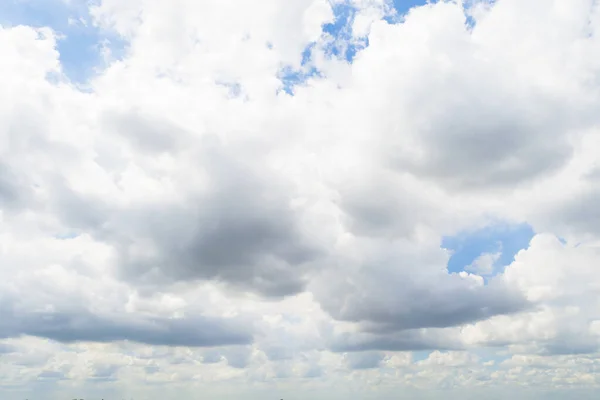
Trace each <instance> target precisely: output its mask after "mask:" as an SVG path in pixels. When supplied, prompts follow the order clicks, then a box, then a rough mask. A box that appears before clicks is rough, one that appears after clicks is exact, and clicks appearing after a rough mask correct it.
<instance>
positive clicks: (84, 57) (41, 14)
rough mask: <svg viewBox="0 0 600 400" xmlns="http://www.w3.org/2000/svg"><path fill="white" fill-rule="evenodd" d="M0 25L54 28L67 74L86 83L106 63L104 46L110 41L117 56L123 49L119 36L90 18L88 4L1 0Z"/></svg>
mask: <svg viewBox="0 0 600 400" xmlns="http://www.w3.org/2000/svg"><path fill="white" fill-rule="evenodd" d="M0 24H2V25H3V26H15V25H29V26H34V27H50V28H52V29H53V30H54V31H55V32H56V33H57V34H58V35H59V36H60V37H61V38H60V40H59V41H58V43H57V47H58V51H59V53H60V61H61V64H62V66H63V70H64V73H65V74H66V75H67V77H69V79H71V81H73V82H76V83H83V82H85V81H86V80H87V79H88V78H89V77H90V76H92V75H93V74H94V69H95V68H97V67H100V66H101V65H102V61H103V60H102V54H101V45H102V44H103V43H106V44H107V45H108V46H109V47H110V49H111V52H112V53H113V55H118V54H119V50H122V49H123V43H122V42H120V41H119V39H118V37H116V36H114V35H110V34H109V33H108V32H104V31H102V30H100V29H98V28H97V27H94V26H93V25H92V23H91V21H90V18H89V15H88V11H87V6H86V3H84V2H81V3H78V2H71V3H70V4H66V2H64V1H60V0H25V1H23V0H3V1H0Z"/></svg>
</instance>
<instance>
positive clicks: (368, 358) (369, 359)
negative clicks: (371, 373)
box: [345, 351, 384, 369]
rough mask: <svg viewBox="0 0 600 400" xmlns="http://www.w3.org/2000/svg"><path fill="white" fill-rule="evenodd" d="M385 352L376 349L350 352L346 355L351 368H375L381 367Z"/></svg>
mask: <svg viewBox="0 0 600 400" xmlns="http://www.w3.org/2000/svg"><path fill="white" fill-rule="evenodd" d="M383 358H384V354H383V353H380V352H375V351H369V352H360V353H348V354H346V356H345V360H346V364H347V365H348V368H350V369H373V368H379V366H380V365H381V362H382V361H383Z"/></svg>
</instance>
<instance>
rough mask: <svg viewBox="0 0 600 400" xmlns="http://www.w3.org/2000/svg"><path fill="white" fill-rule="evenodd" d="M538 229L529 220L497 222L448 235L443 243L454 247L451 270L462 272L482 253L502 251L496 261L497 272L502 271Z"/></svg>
mask: <svg viewBox="0 0 600 400" xmlns="http://www.w3.org/2000/svg"><path fill="white" fill-rule="evenodd" d="M534 235H535V232H534V231H533V229H532V228H531V226H529V225H528V224H518V225H512V224H508V223H497V224H494V225H491V226H488V227H486V228H483V229H479V230H475V231H469V232H461V233H459V234H458V235H456V236H451V237H444V238H443V240H442V247H443V248H445V249H448V250H450V251H451V253H452V255H451V257H450V260H449V261H448V272H450V273H454V272H461V271H464V270H465V268H466V267H468V266H469V265H471V264H472V263H473V261H475V260H476V259H477V258H478V257H479V256H481V255H482V254H486V253H498V252H500V256H499V257H498V258H497V259H496V260H495V261H494V273H499V272H502V270H503V267H505V266H507V265H509V264H510V263H511V262H512V261H513V260H514V257H515V255H516V254H517V253H518V252H519V251H520V250H523V249H526V248H528V247H529V242H530V241H531V239H532V238H533V236H534Z"/></svg>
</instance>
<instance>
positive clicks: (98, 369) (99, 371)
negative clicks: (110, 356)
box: [89, 364, 120, 381]
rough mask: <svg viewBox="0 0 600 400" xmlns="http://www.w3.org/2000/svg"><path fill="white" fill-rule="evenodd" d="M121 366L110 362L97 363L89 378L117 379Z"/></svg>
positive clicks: (95, 379) (101, 379)
mask: <svg viewBox="0 0 600 400" xmlns="http://www.w3.org/2000/svg"><path fill="white" fill-rule="evenodd" d="M119 369H120V366H118V365H110V364H95V365H94V366H93V367H92V370H93V371H92V374H91V375H90V377H89V379H91V380H94V381H116V380H117V372H119Z"/></svg>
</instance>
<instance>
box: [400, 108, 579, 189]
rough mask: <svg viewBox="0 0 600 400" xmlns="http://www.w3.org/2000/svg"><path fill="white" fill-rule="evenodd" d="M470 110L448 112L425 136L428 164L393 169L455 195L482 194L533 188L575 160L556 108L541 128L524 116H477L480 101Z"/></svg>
mask: <svg viewBox="0 0 600 400" xmlns="http://www.w3.org/2000/svg"><path fill="white" fill-rule="evenodd" d="M507 101H508V100H507ZM468 107H469V111H466V109H465V108H462V107H459V108H453V106H452V105H450V106H446V107H444V109H445V112H444V114H443V115H442V116H439V117H437V118H433V119H432V127H431V128H430V129H429V130H427V131H425V132H421V135H420V136H419V138H420V140H421V142H422V146H423V147H424V148H425V149H426V150H425V151H426V152H427V154H428V157H427V158H426V159H425V160H423V161H422V162H408V161H405V160H396V161H395V162H394V164H395V165H396V166H398V167H400V168H407V169H408V170H410V171H412V172H413V173H416V174H418V175H420V176H425V177H431V178H434V179H437V180H439V181H440V182H442V183H443V184H444V185H446V186H447V187H449V188H452V189H482V188H489V187H508V186H511V185H515V184H519V183H525V182H529V181H531V180H532V179H534V178H537V177H539V176H541V175H542V174H547V173H549V172H553V171H556V170H557V169H558V168H559V167H561V166H562V165H564V163H565V162H566V161H568V160H569V158H570V156H571V155H572V149H571V147H570V146H569V145H568V143H567V141H566V135H565V130H566V129H567V127H566V126H565V125H566V124H565V123H564V122H563V121H561V120H560V119H557V117H558V116H559V115H560V114H561V113H560V112H559V111H558V110H559V107H558V106H555V107H549V108H548V111H547V114H548V115H552V117H551V118H549V119H547V120H545V121H544V122H543V123H538V122H534V121H531V120H528V118H529V116H528V115H529V114H525V113H523V112H517V111H515V112H513V113H510V112H508V113H507V112H503V111H502V109H500V108H498V109H495V108H492V106H489V107H490V108H489V110H486V109H485V108H484V109H483V111H482V110H481V109H479V110H478V108H479V107H482V106H481V103H480V102H478V101H473V102H472V103H470V105H469V106H468ZM470 107H474V109H471V108H470ZM483 107H486V106H483ZM503 107H506V105H505V106H503ZM458 116H461V117H458Z"/></svg>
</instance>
